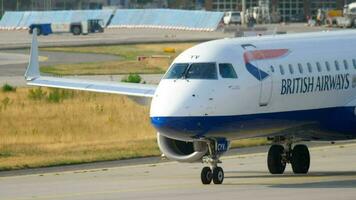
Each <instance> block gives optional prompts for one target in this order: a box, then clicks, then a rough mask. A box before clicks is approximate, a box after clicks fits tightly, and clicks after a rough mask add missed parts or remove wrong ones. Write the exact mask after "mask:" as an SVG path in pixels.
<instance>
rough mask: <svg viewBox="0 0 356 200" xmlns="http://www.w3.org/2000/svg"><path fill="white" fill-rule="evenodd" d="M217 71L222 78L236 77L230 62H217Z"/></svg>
mask: <svg viewBox="0 0 356 200" xmlns="http://www.w3.org/2000/svg"><path fill="white" fill-rule="evenodd" d="M219 72H220V75H221V77H223V78H237V75H236V72H235V70H234V67H233V66H232V64H229V63H221V64H219Z"/></svg>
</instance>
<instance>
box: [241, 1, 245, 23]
mask: <svg viewBox="0 0 356 200" xmlns="http://www.w3.org/2000/svg"><path fill="white" fill-rule="evenodd" d="M245 18H246V0H242V20H241V23H242V24H245V22H246V19H245Z"/></svg>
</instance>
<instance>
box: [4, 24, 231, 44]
mask: <svg viewBox="0 0 356 200" xmlns="http://www.w3.org/2000/svg"><path fill="white" fill-rule="evenodd" d="M232 35H233V34H232V33H230V32H228V33H224V32H220V31H219V32H196V31H177V30H165V29H143V28H142V29H106V30H105V32H104V33H97V34H89V35H81V36H73V35H72V34H69V33H65V34H52V35H49V36H40V37H38V41H39V46H40V47H48V46H83V45H108V44H132V43H147V42H180V41H206V40H212V39H217V38H224V37H231V36H232ZM31 37H32V36H31V35H29V34H28V32H27V31H25V30H18V31H0V49H11V48H28V47H30V42H31Z"/></svg>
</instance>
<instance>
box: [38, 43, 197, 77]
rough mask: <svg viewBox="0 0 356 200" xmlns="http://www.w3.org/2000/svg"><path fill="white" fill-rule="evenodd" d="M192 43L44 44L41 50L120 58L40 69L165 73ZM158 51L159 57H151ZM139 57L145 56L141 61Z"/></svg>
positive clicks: (67, 72) (53, 71)
mask: <svg viewBox="0 0 356 200" xmlns="http://www.w3.org/2000/svg"><path fill="white" fill-rule="evenodd" d="M193 45H194V43H162V44H140V45H109V46H98V47H96V46H95V47H94V46H89V47H55V48H43V49H41V50H45V51H58V52H73V53H93V54H108V55H116V56H119V57H120V60H117V61H107V62H92V63H78V64H59V65H53V66H43V67H41V72H43V73H47V74H54V75H112V74H130V73H136V74H162V73H164V72H165V71H166V70H167V68H168V66H169V65H170V64H171V62H172V61H173V59H174V58H175V57H177V56H178V55H179V54H180V53H181V52H182V51H184V50H185V49H187V48H189V47H191V46H193ZM172 47H173V48H174V49H175V51H174V52H165V51H164V49H165V48H172ZM156 55H159V56H160V57H154V58H152V56H156ZM138 57H145V59H142V60H141V61H139V60H138V59H137V58H138Z"/></svg>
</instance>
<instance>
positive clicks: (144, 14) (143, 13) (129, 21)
mask: <svg viewBox="0 0 356 200" xmlns="http://www.w3.org/2000/svg"><path fill="white" fill-rule="evenodd" d="M222 17H223V13H222V12H209V11H191V10H174V9H120V10H116V12H115V14H114V17H113V19H112V21H111V23H110V25H109V28H141V27H142V28H166V29H183V30H201V31H213V30H215V29H216V28H217V27H218V25H219V23H220V21H221V19H222Z"/></svg>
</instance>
